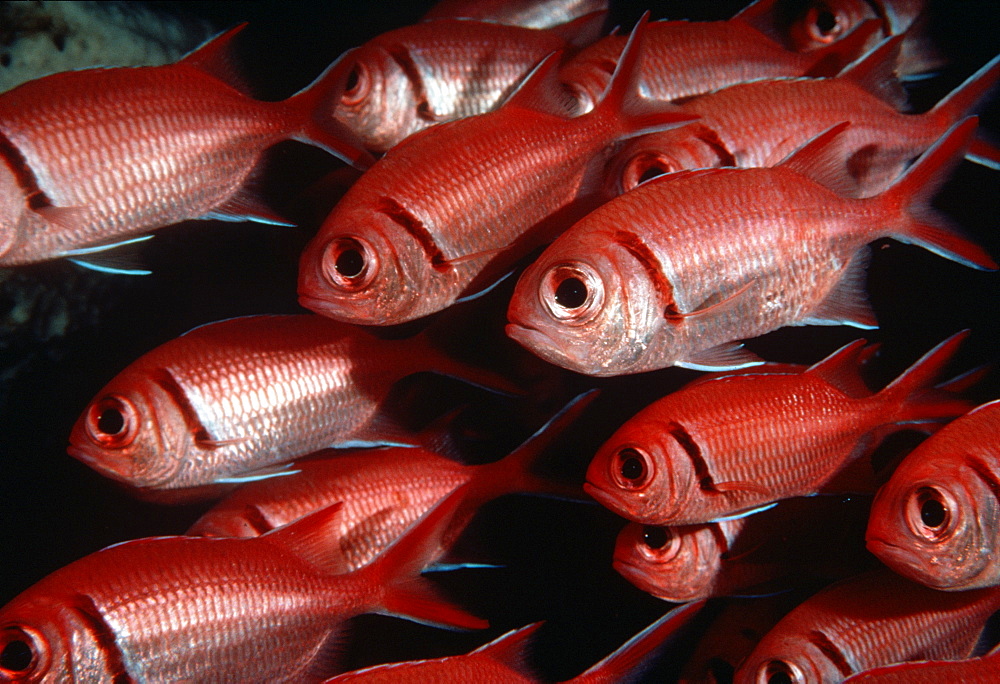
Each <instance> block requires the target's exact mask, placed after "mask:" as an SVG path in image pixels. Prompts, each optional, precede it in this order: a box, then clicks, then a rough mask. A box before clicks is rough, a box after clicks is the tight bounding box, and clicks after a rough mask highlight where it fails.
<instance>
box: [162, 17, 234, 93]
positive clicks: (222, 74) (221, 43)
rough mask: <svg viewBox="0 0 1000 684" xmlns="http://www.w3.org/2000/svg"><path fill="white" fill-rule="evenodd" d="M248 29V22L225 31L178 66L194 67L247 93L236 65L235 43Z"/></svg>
mask: <svg viewBox="0 0 1000 684" xmlns="http://www.w3.org/2000/svg"><path fill="white" fill-rule="evenodd" d="M246 27H247V22H243V23H242V24H237V25H236V26H234V27H233V28H231V29H229V30H228V31H223V32H222V33H220V34H219V35H217V36H215V37H214V38H209V39H208V40H207V41H206V42H204V43H202V44H201V45H200V46H199V47H197V48H195V49H194V50H193V51H192V52H190V53H188V55H187V56H186V57H184V58H183V59H181V61H180V62H178V64H186V65H188V66H191V67H194V68H195V69H198V70H199V71H204V72H205V73H206V74H211V75H212V76H215V77H216V78H217V79H219V80H220V81H222V82H223V83H226V84H227V85H230V86H232V87H233V88H236V89H237V90H239V91H241V92H243V93H246V92H247V91H248V88H247V86H246V82H245V80H244V78H243V75H242V74H241V73H240V69H239V68H238V67H237V65H236V60H235V49H234V48H233V41H234V39H235V38H236V36H237V35H239V33H240V32H241V31H243V29H245V28H246Z"/></svg>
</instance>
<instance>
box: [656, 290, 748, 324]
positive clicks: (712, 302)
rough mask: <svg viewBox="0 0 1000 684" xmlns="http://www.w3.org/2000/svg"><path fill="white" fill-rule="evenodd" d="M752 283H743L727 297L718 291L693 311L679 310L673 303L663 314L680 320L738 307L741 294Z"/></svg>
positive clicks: (667, 317) (674, 319) (670, 318)
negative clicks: (720, 294) (721, 295)
mask: <svg viewBox="0 0 1000 684" xmlns="http://www.w3.org/2000/svg"><path fill="white" fill-rule="evenodd" d="M751 285H753V281H748V282H747V283H746V284H745V285H743V287H741V288H739V289H738V290H736V291H735V292H733V293H732V294H728V295H726V296H725V297H720V296H719V293H716V294H715V295H713V296H712V297H709V298H708V299H706V300H705V301H704V302H702V303H701V304H699V305H698V307H697V308H696V309H694V310H693V311H677V310H676V309H675V307H674V306H673V305H671V306H669V307H668V308H667V310H666V311H664V313H663V316H664V318H666V319H667V320H668V321H680V320H683V319H685V318H695V317H697V316H704V315H706V314H715V315H719V314H722V313H724V312H725V311H726V309H729V308H734V307H736V305H737V304H739V302H740V299H739V297H740V295H741V294H743V293H744V292H746V291H747V290H749V289H750V286H751Z"/></svg>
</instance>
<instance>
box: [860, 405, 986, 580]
mask: <svg viewBox="0 0 1000 684" xmlns="http://www.w3.org/2000/svg"><path fill="white" fill-rule="evenodd" d="M998 492H1000V401H993V402H990V403H989V404H985V405H983V406H980V407H979V408H977V409H975V410H974V411H972V412H970V413H968V414H967V415H965V416H962V417H961V418H959V419H958V420H956V421H955V422H954V423H952V424H951V425H948V426H946V427H945V428H944V429H943V430H941V431H940V432H939V433H938V434H936V435H934V436H933V437H932V438H931V439H928V440H927V441H925V442H923V443H922V444H920V446H918V447H917V448H916V449H914V450H913V452H911V453H910V454H909V455H907V457H906V458H905V459H903V462H902V463H901V464H900V465H899V466H898V468H897V469H896V470H895V471H894V472H893V474H892V477H891V478H890V479H889V481H888V482H887V483H886V484H885V485H883V486H882V488H881V489H880V490H879V492H878V496H876V497H875V502H874V503H873V504H872V511H871V517H870V519H869V523H868V533H867V534H866V538H867V540H868V549H869V550H870V551H871V552H872V553H874V554H875V555H876V556H878V557H879V558H880V559H881V560H882V562H884V563H885V564H886V565H888V566H889V567H890V568H892V569H893V570H895V571H896V572H898V573H899V574H901V575H904V576H905V577H909V578H910V579H912V580H914V581H916V582H920V583H921V584H926V585H927V586H930V587H934V588H935V589H944V590H947V591H964V590H966V589H975V588H979V587H991V586H996V585H998V584H1000V496H998Z"/></svg>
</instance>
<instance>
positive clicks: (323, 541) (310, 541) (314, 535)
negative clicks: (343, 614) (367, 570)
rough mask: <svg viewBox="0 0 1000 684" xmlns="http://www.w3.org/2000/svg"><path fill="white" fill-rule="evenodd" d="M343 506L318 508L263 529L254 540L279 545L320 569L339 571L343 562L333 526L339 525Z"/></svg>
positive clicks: (338, 536) (339, 504)
mask: <svg viewBox="0 0 1000 684" xmlns="http://www.w3.org/2000/svg"><path fill="white" fill-rule="evenodd" d="M343 505H344V504H343V503H335V504H333V505H332V506H327V507H326V508H321V509H320V510H318V511H316V512H315V513H310V514H309V515H307V516H305V517H304V518H300V519H298V520H296V521H295V522H291V523H288V524H287V525H283V526H281V527H277V528H275V529H273V530H271V531H270V532H265V533H264V534H262V535H261V536H260V537H258V539H261V540H267V542H268V543H271V544H275V545H277V546H281V547H282V548H284V549H287V550H288V551H290V552H291V553H294V554H295V555H296V556H298V557H299V558H301V559H303V560H305V561H307V562H308V563H310V564H312V565H315V566H316V567H318V568H320V569H322V570H324V571H327V572H331V573H337V572H340V571H341V570H342V569H343V562H344V561H343V555H342V553H341V551H340V534H339V532H337V530H336V526H337V525H339V521H338V518H339V517H340V509H341V508H342V507H343Z"/></svg>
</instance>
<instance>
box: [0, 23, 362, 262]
mask: <svg viewBox="0 0 1000 684" xmlns="http://www.w3.org/2000/svg"><path fill="white" fill-rule="evenodd" d="M242 29H243V25H241V26H237V27H236V28H234V29H231V30H230V31H228V32H226V33H223V34H221V35H219V36H217V37H216V38H214V39H213V40H211V41H209V42H208V43H206V44H205V45H203V46H202V47H201V48H199V49H197V50H195V51H194V52H192V53H191V54H190V55H188V56H187V57H185V58H184V59H182V60H181V61H180V62H178V63H176V64H170V65H166V66H158V67H135V68H127V67H121V68H111V69H82V70H79V71H69V72H63V73H57V74H52V75H50V76H46V77H43V78H40V79H37V80H34V81H30V82H28V83H25V84H23V85H21V86H19V87H17V88H14V89H13V90H10V91H8V92H6V93H2V94H0V169H2V171H0V191H3V194H2V195H0V218H2V219H3V223H2V224H0V265H5V266H9V265H15V264H25V263H31V262H36V261H44V260H46V259H56V258H60V257H72V258H74V260H76V261H77V262H78V263H82V264H83V265H89V264H90V262H91V261H92V260H93V259H94V258H96V257H92V256H90V255H92V254H95V253H97V252H101V251H104V250H107V249H110V248H112V247H115V246H117V245H120V244H123V243H125V242H131V241H134V239H135V237H136V236H139V235H143V234H144V233H146V232H148V231H150V230H153V229H155V228H159V227H161V226H165V225H169V224H173V223H178V222H180V221H184V220H187V219H195V218H205V219H222V220H227V221H246V220H257V221H263V222H265V223H285V222H284V221H283V219H281V218H280V217H277V216H276V215H275V214H273V213H272V212H271V211H269V210H268V209H267V208H266V207H264V206H263V205H262V204H261V203H260V202H259V201H258V200H257V199H256V198H254V197H252V196H251V195H250V194H249V193H248V191H247V190H246V189H245V186H246V183H247V180H248V178H249V177H250V176H251V173H252V172H253V170H254V168H255V167H256V166H257V165H258V162H259V161H260V158H261V155H262V154H263V152H264V150H265V149H267V148H268V147H271V146H272V145H274V144H275V143H278V142H280V141H282V140H287V139H294V140H300V141H302V142H306V143H308V144H311V145H315V146H317V147H321V148H323V149H325V150H327V151H328V152H330V153H331V154H334V155H336V156H338V157H340V158H341V159H344V160H345V161H348V162H350V163H353V164H357V165H362V166H364V165H367V164H368V163H370V161H371V157H370V156H369V154H368V153H367V152H365V151H364V150H363V149H361V148H359V147H358V146H357V145H356V144H355V143H354V142H353V141H352V137H351V135H350V134H349V133H348V132H347V131H346V129H343V127H342V126H341V125H340V124H338V123H336V122H332V121H328V120H326V119H325V118H324V117H322V116H319V114H320V113H321V112H322V111H324V109H325V108H324V103H326V102H327V101H328V100H330V99H331V98H336V97H339V87H338V86H337V85H336V83H335V80H336V79H334V78H333V76H334V69H333V67H331V68H330V69H328V70H327V71H326V72H324V73H323V74H322V75H320V76H319V77H318V78H317V79H316V81H314V82H313V84H312V85H310V86H308V87H307V88H305V89H304V90H302V91H301V92H299V93H298V94H296V95H293V96H292V97H291V98H289V99H287V100H285V101H283V102H261V101H258V100H254V99H252V98H250V97H249V96H247V95H245V94H244V93H242V92H241V91H240V90H238V89H236V88H234V87H233V86H231V85H229V83H228V82H227V81H231V80H232V77H231V75H230V74H229V72H230V70H231V67H230V64H229V62H230V60H229V52H230V44H231V43H232V41H233V39H234V38H235V36H236V35H237V34H238V33H239V32H240V31H241V30H242Z"/></svg>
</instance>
